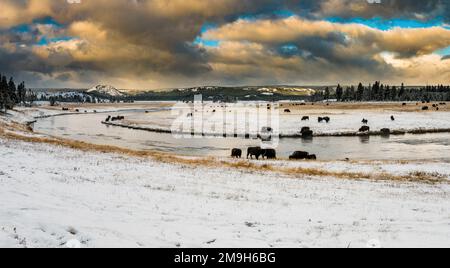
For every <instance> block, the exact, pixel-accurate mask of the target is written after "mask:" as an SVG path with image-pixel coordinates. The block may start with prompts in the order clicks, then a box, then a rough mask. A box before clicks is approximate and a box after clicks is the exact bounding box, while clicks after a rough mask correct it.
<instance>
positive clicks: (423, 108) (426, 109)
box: [422, 106, 430, 111]
mask: <svg viewBox="0 0 450 268" xmlns="http://www.w3.org/2000/svg"><path fill="white" fill-rule="evenodd" d="M429 109H430V108H429V107H428V106H423V107H422V111H428V110H429Z"/></svg>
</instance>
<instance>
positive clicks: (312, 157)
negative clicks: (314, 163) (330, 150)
mask: <svg viewBox="0 0 450 268" xmlns="http://www.w3.org/2000/svg"><path fill="white" fill-rule="evenodd" d="M306 159H308V160H317V156H316V155H315V154H310V155H308V157H307V158H306Z"/></svg>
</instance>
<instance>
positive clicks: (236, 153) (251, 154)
mask: <svg viewBox="0 0 450 268" xmlns="http://www.w3.org/2000/svg"><path fill="white" fill-rule="evenodd" d="M424 103H425V102H424ZM269 105H270V104H268V107H269ZM328 105H329V104H328ZM406 105H407V104H406V103H403V106H406ZM416 105H419V103H417V104H416ZM443 105H446V103H439V104H433V105H432V107H433V108H434V109H435V110H436V111H439V106H443ZM63 110H64V111H68V110H69V109H68V108H65V107H64V108H63ZM422 110H423V111H427V110H430V107H429V106H423V107H422ZM76 112H79V110H78V109H77V110H76ZM85 112H87V111H85ZM95 112H96V111H94V113H95ZM214 112H215V110H214ZM284 112H285V113H291V111H290V110H289V109H285V110H284ZM188 116H193V114H189V115H188ZM124 119H125V117H123V116H116V117H112V116H108V118H106V122H111V121H112V122H114V121H121V120H124ZM390 119H391V120H392V121H395V120H396V119H395V117H394V116H393V115H392V116H391V117H390ZM309 120H310V117H309V116H303V117H302V121H309ZM317 120H318V122H319V123H327V124H328V123H330V122H331V118H330V117H328V116H325V117H318V118H317ZM361 123H362V124H363V126H362V127H361V128H360V129H359V130H358V131H359V132H360V133H362V134H370V127H369V126H368V124H369V120H368V119H365V118H363V119H362V121H361ZM271 131H272V129H271V128H263V132H271ZM300 133H301V136H302V138H305V139H307V138H312V137H313V136H314V132H313V131H312V130H311V128H310V127H303V128H302V129H301V132H300ZM380 133H381V135H390V134H391V130H390V129H388V128H383V129H381V130H380ZM242 155H243V152H242V150H241V149H237V148H235V149H232V151H231V157H233V158H242ZM253 158H256V159H257V160H259V159H260V158H261V159H276V158H277V152H276V150H275V149H263V148H261V147H249V148H248V149H247V159H253ZM289 159H290V160H317V156H316V155H314V154H309V153H308V152H303V151H295V152H294V153H293V154H292V155H290V156H289Z"/></svg>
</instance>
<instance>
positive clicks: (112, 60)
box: [0, 0, 450, 88]
mask: <svg viewBox="0 0 450 268" xmlns="http://www.w3.org/2000/svg"><path fill="white" fill-rule="evenodd" d="M69 2H70V1H64V0H0V10H1V12H0V72H2V73H8V74H14V75H18V76H20V78H22V79H27V80H29V82H30V84H32V85H34V86H71V87H78V86H79V87H84V86H89V85H91V84H96V83H111V84H114V85H116V86H118V87H127V88H163V87H175V86H191V85H201V84H226V85H230V84H267V83H271V84H273V83H299V84H301V83H314V84H324V83H336V82H342V83H347V82H359V81H371V80H375V79H384V80H389V81H393V82H401V81H405V82H414V83H416V81H417V80H418V79H419V78H418V77H420V79H426V81H418V82H421V83H425V82H434V81H436V82H446V83H450V77H449V76H448V69H449V64H450V62H449V61H448V60H443V59H445V57H444V58H443V55H438V54H436V53H437V51H439V50H442V49H445V48H447V47H450V30H449V29H448V22H449V21H450V20H449V18H448V17H449V16H450V15H449V12H448V11H449V6H450V4H449V3H448V1H444V0H436V1H433V0H431V1H407V0H382V3H381V4H370V3H369V2H368V1H365V0H353V1H350V0H328V1H325V0H314V1H313V0H292V1H288V0H281V1H280V0H259V1H254V0H209V1H204V0H82V1H81V3H79V4H75V3H73V4H70V3H69ZM72 2H75V1H72ZM355 18H358V19H359V20H361V19H367V20H370V19H372V18H377V19H379V18H381V19H382V20H383V21H386V23H388V22H389V21H390V20H395V19H401V20H414V21H417V23H423V24H424V25H426V26H424V27H420V28H417V27H416V28H407V27H393V28H392V27H391V28H389V29H388V30H381V29H377V28H374V27H368V26H366V25H364V24H361V22H358V23H354V21H353V19H355ZM336 20H339V21H340V22H341V23H336V22H333V21H336ZM435 21H437V22H435ZM430 22H433V25H427V24H426V23H430ZM367 25H369V23H367ZM406 26H407V25H406ZM420 64H426V67H423V68H426V69H427V70H422V69H423V68H422V69H420V68H419V67H418V66H419V65H420ZM419 69H420V70H419ZM412 74H420V76H417V75H415V76H414V75H412ZM425 75H429V77H424V76H425Z"/></svg>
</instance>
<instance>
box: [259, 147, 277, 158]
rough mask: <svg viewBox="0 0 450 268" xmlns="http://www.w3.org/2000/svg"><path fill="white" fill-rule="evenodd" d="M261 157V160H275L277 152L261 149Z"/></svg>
mask: <svg viewBox="0 0 450 268" xmlns="http://www.w3.org/2000/svg"><path fill="white" fill-rule="evenodd" d="M261 155H262V158H263V159H264V158H265V159H277V151H275V150H274V149H263V150H261Z"/></svg>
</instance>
